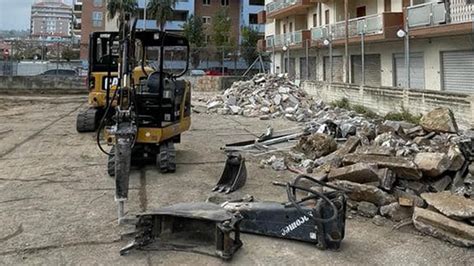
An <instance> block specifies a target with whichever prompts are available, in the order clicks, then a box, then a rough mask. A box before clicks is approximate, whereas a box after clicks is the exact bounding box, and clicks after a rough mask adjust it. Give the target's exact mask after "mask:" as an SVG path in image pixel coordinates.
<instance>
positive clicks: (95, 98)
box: [88, 67, 154, 108]
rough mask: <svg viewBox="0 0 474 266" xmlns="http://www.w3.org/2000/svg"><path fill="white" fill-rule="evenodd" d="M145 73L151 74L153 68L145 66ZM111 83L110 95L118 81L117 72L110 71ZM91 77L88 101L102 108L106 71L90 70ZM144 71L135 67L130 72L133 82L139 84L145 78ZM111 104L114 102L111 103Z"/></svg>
mask: <svg viewBox="0 0 474 266" xmlns="http://www.w3.org/2000/svg"><path fill="white" fill-rule="evenodd" d="M145 71H146V72H147V74H151V73H152V72H153V71H154V70H153V69H152V68H150V67H145ZM110 75H111V77H112V84H111V87H110V97H112V96H113V95H114V91H115V88H116V87H117V83H118V73H117V72H111V73H110ZM91 76H92V77H91V78H93V79H94V83H93V87H92V88H90V91H89V97H88V103H89V105H90V106H92V107H95V108H103V107H105V106H106V88H107V82H106V79H107V76H108V73H107V72H92V74H91ZM145 77H146V76H145V73H143V69H142V68H141V67H135V68H134V69H133V72H132V79H133V83H134V84H139V83H140V80H141V79H143V78H145ZM112 105H113V106H114V105H115V103H113V104H112Z"/></svg>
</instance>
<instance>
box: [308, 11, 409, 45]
mask: <svg viewBox="0 0 474 266" xmlns="http://www.w3.org/2000/svg"><path fill="white" fill-rule="evenodd" d="M402 26H403V13H382V14H375V15H369V16H365V17H360V18H354V19H350V20H349V34H348V35H349V42H357V41H360V36H361V34H364V37H365V38H366V40H367V41H376V40H387V39H395V38H396V36H395V34H396V32H397V30H398V29H400V28H402ZM345 37H346V23H345V21H340V22H337V23H335V24H328V25H323V26H320V27H314V28H312V29H311V40H313V42H322V41H323V40H324V39H331V40H333V42H335V43H336V44H338V43H340V42H343V40H344V39H345Z"/></svg>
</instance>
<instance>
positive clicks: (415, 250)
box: [0, 95, 474, 265]
mask: <svg viewBox="0 0 474 266" xmlns="http://www.w3.org/2000/svg"><path fill="white" fill-rule="evenodd" d="M85 101H86V98H85V96H70V97H68V96H33V95H28V96H1V97H0V102H1V103H0V125H1V127H0V221H1V224H2V226H1V227H0V264H4V265H17V264H47V265H56V264H68V265H77V264H81V265H97V264H105V265H121V264H123V265H125V264H126V265H147V264H168V265H170V264H173V265H176V264H194V265H202V264H210V265H217V264H225V263H224V262H222V261H221V260H219V259H217V258H214V257H209V256H203V255H197V254H192V253H184V252H171V251H166V252H165V251H153V252H143V251H136V252H132V253H131V254H129V255H128V256H123V257H121V256H119V249H120V248H121V247H122V246H124V245H125V244H126V243H127V241H126V240H122V239H121V237H120V235H121V233H123V232H124V231H125V228H123V227H121V226H119V225H117V222H116V205H115V202H114V181H113V179H111V178H110V177H108V176H107V174H106V156H105V155H104V154H102V153H100V151H99V150H98V149H97V147H96V145H95V140H94V134H78V133H77V132H76V130H75V119H76V113H77V112H78V110H79V109H80V108H85V107H86V106H85ZM269 124H271V125H273V126H274V128H275V129H282V128H288V127H292V126H294V125H293V124H291V123H289V122H287V121H284V120H274V121H259V120H257V119H248V118H242V117H230V116H218V115H208V114H204V113H201V114H193V124H192V129H191V130H190V131H189V132H187V133H186V134H184V135H183V138H182V144H180V145H178V146H177V148H178V170H177V172H176V173H174V174H167V175H161V174H159V173H158V171H157V170H156V169H155V167H154V166H152V165H150V166H148V167H146V168H144V169H137V170H134V171H133V173H132V176H131V191H130V200H129V201H128V203H127V209H128V210H129V211H130V212H131V213H133V212H140V211H144V210H151V209H153V208H155V207H159V206H165V205H168V204H172V203H177V202H192V201H204V200H206V198H207V197H208V196H210V195H211V193H210V192H209V191H210V189H211V188H212V187H213V185H214V184H215V183H216V180H217V178H218V177H219V176H220V174H221V171H222V169H223V161H224V159H225V156H224V154H223V153H222V152H220V151H219V147H221V146H222V145H223V144H224V143H227V142H232V141H239V140H245V139H248V138H253V137H254V136H252V134H260V133H261V132H263V131H264V129H265V127H266V126H267V125H269ZM258 162H259V159H252V158H248V165H247V168H248V171H249V178H248V180H247V184H246V186H245V187H244V188H243V189H242V193H247V194H251V195H254V196H255V197H256V198H258V199H266V200H284V199H285V193H284V191H282V189H281V188H278V187H273V186H271V181H273V180H279V181H286V180H290V178H291V177H292V176H293V174H291V173H289V172H274V171H273V170H271V169H261V168H259V167H258ZM242 240H243V242H244V246H243V248H242V249H241V250H239V251H238V252H237V254H235V256H234V258H233V260H232V261H231V262H230V263H232V264H241V265H255V264H258V265H262V264H292V265H295V264H299V265H315V264H319V265H324V264H397V265H407V264H423V265H431V264H439V265H445V264H456V265H474V252H473V250H469V249H464V248H458V247H455V246H452V245H450V244H448V243H445V242H442V241H440V240H437V239H434V238H431V237H428V236H423V235H420V234H418V233H416V231H414V229H413V228H412V227H411V226H406V227H403V228H402V229H399V230H392V225H390V224H388V225H385V226H376V225H374V224H373V223H371V221H370V220H366V219H363V218H359V217H354V218H352V219H349V220H348V221H347V228H346V238H345V240H344V243H343V246H342V248H341V250H340V251H338V252H331V251H320V250H318V249H316V248H314V247H313V246H311V245H309V244H306V243H300V242H295V241H285V240H280V239H272V238H266V237H261V236H253V235H243V236H242Z"/></svg>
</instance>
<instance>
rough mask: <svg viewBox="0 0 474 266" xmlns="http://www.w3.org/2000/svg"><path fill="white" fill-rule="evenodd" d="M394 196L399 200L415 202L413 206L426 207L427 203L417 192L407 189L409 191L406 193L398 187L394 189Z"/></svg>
mask: <svg viewBox="0 0 474 266" xmlns="http://www.w3.org/2000/svg"><path fill="white" fill-rule="evenodd" d="M392 195H393V196H395V197H396V198H397V199H399V198H404V199H410V200H411V201H412V202H413V206H417V207H425V206H426V202H425V201H424V200H423V199H422V198H421V197H420V196H418V195H416V194H415V192H413V191H410V189H407V191H404V190H402V189H400V188H398V187H396V188H394V189H393V193H392Z"/></svg>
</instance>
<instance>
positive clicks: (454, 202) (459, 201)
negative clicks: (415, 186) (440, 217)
mask: <svg viewBox="0 0 474 266" xmlns="http://www.w3.org/2000/svg"><path fill="white" fill-rule="evenodd" d="M421 197H422V198H423V199H424V200H425V201H426V202H427V203H428V205H430V206H432V207H434V208H435V209H436V210H438V211H439V212H441V213H442V214H444V215H446V216H448V217H450V218H453V219H458V220H463V219H471V218H474V200H472V199H468V198H465V197H463V196H460V195H457V194H451V192H449V191H443V192H439V193H423V194H421Z"/></svg>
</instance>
